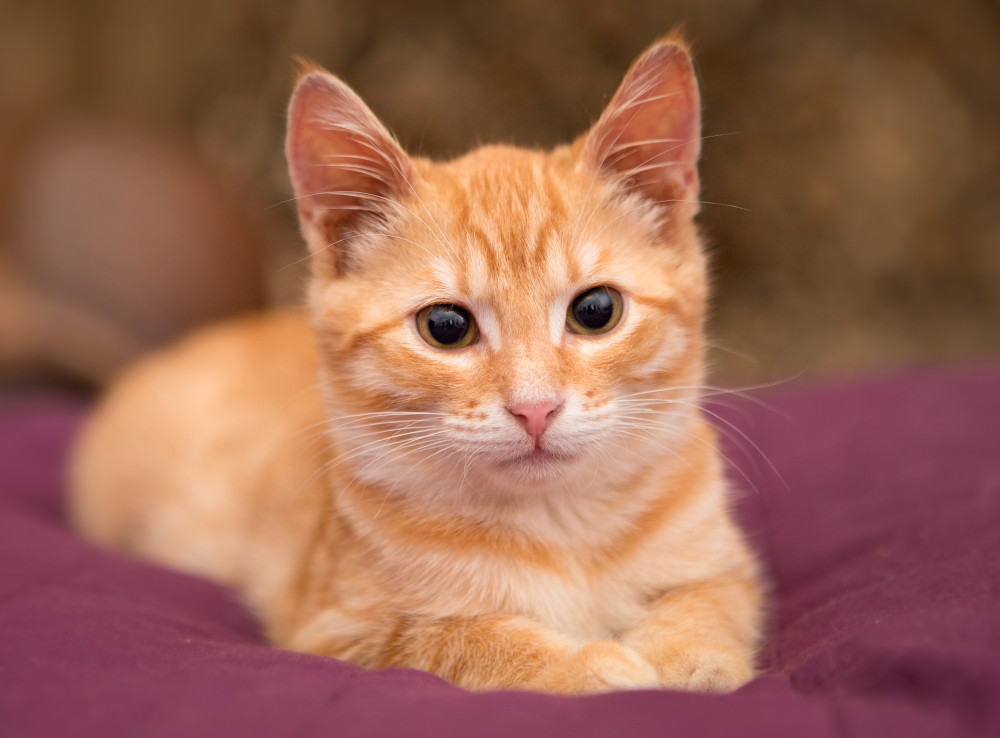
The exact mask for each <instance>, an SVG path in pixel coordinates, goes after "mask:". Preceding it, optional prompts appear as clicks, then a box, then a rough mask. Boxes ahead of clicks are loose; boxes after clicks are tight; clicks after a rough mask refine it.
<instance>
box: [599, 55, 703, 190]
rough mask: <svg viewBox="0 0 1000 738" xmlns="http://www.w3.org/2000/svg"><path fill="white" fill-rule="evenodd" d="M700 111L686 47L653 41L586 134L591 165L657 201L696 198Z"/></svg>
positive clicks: (699, 148) (692, 70) (695, 83)
mask: <svg viewBox="0 0 1000 738" xmlns="http://www.w3.org/2000/svg"><path fill="white" fill-rule="evenodd" d="M700 153H701V110H700V101H699V98H698V84H697V82H696V80H695V76H694V69H693V68H692V66H691V59H690V57H689V56H688V54H687V52H686V51H685V50H684V49H683V48H681V47H680V46H678V45H677V44H674V43H671V42H663V43H660V44H657V45H655V46H653V47H652V48H651V49H649V50H648V51H647V52H646V53H645V54H643V55H642V56H641V57H640V58H639V59H638V61H636V62H635V64H633V65H632V68H631V69H630V70H629V71H628V73H627V74H626V75H625V79H624V80H623V81H622V84H621V86H620V87H619V88H618V91H617V92H616V93H615V95H614V97H613V98H612V99H611V102H610V103H609V104H608V107H607V108H606V109H605V111H604V113H603V114H602V115H601V117H600V119H599V120H598V121H597V123H596V124H595V125H594V127H593V128H592V129H591V131H590V133H588V134H587V141H586V144H585V148H584V155H585V156H586V157H587V158H588V160H589V161H590V163H591V165H592V166H595V167H598V168H600V169H603V170H604V171H606V172H609V173H611V174H612V175H614V176H615V177H617V178H619V179H621V180H622V182H623V183H624V184H625V186H626V187H628V188H630V189H633V190H636V191H639V192H641V193H643V194H645V195H646V196H647V197H649V198H651V199H653V200H656V201H658V202H663V203H668V202H671V201H674V202H675V201H678V200H680V201H692V200H696V199H697V197H698V156H699V154H700Z"/></svg>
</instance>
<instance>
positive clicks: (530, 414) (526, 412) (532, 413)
mask: <svg viewBox="0 0 1000 738" xmlns="http://www.w3.org/2000/svg"><path fill="white" fill-rule="evenodd" d="M560 407H561V405H560V404H559V403H558V402H542V403H539V404H537V405H514V407H508V408H507V412H509V413H510V414H511V415H513V416H514V417H515V418H517V419H518V421H519V422H520V423H521V425H523V426H524V430H525V432H526V433H527V434H528V435H529V436H531V439H532V440H533V441H534V442H535V446H536V447H537V446H538V443H539V441H540V440H541V438H542V434H543V433H544V432H545V429H546V428H548V427H549V423H550V422H551V420H552V416H553V415H555V414H556V411H557V410H558V409H559V408H560Z"/></svg>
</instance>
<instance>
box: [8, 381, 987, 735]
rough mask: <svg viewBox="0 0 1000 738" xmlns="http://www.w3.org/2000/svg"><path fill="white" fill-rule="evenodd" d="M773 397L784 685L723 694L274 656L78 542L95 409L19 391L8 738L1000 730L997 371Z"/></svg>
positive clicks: (197, 589) (203, 599)
mask: <svg viewBox="0 0 1000 738" xmlns="http://www.w3.org/2000/svg"><path fill="white" fill-rule="evenodd" d="M767 402H768V405H769V406H770V408H771V409H762V408H760V407H757V406H756V405H753V404H749V403H743V402H737V403H736V405H737V407H736V408H735V409H727V410H726V412H725V414H724V415H723V418H724V422H720V428H722V429H723V430H724V432H727V431H728V432H729V434H730V435H732V436H733V437H734V439H735V442H734V443H733V444H732V445H731V446H730V447H729V449H728V451H727V453H728V455H729V456H730V458H731V459H733V461H734V462H735V463H736V465H737V466H738V467H740V468H741V469H742V470H743V474H740V473H736V472H734V474H733V478H734V482H735V483H736V484H737V485H738V486H740V487H741V488H744V490H745V491H744V493H743V494H742V496H741V499H740V501H739V509H740V514H741V515H742V516H743V519H744V520H745V521H746V526H747V529H748V531H749V532H750V535H751V538H752V541H753V542H754V544H755V545H756V546H757V547H758V549H759V550H760V551H761V553H762V555H763V556H764V558H765V560H766V561H767V563H768V566H769V567H770V569H771V572H772V575H773V582H774V591H773V616H772V634H771V637H770V639H769V641H768V644H767V646H766V647H765V652H764V660H765V662H766V665H767V669H768V673H767V674H765V675H764V676H762V677H761V678H759V679H758V680H757V681H755V682H754V683H752V684H750V685H748V686H747V687H745V688H743V689H742V690H740V691H739V692H737V693H736V694H734V695H729V696H726V697H709V696H701V695H692V694H681V693H672V692H632V693H619V694H609V695H601V696H594V697H583V698H560V697H549V696H545V695H536V694H527V693H492V694H470V693H468V692H465V691H463V690H461V689H458V688H456V687H453V686H451V685H449V684H446V683H444V682H442V681H440V680H438V679H436V678H435V677H432V676H430V675H427V674H422V673H419V672H414V671H403V670H390V671H385V672H366V671H364V670H362V669H359V668H357V667H354V666H351V665H348V664H343V663H339V662H336V661H333V660H329V659H323V658H319V657H314V656H307V655H303V654H295V653H288V652H283V651H277V650H273V649H270V648H267V647H266V646H264V645H263V644H262V642H261V638H260V634H259V630H258V627H257V625H256V624H255V623H254V621H253V620H252V619H251V618H250V617H249V616H248V615H247V614H246V612H245V611H244V610H243V609H242V608H241V606H240V605H239V603H238V601H237V599H236V598H235V597H234V596H233V594H232V593H230V592H228V591H226V590H224V589H222V588H220V587H217V586H215V585H213V584H210V583H207V582H203V581H200V580H197V579H194V578H191V577H188V576H185V575H182V574H178V573H174V572H170V571H166V570H163V569H159V568H157V567H154V566H150V565H146V564H143V563H138V562H134V561H129V560H127V559H124V558H122V557H119V556H117V555H114V554H111V553H106V552H103V551H100V550H97V549H96V548H94V547H92V546H90V545H88V544H86V543H83V542H81V541H79V540H78V539H77V538H75V537H74V535H73V534H72V533H71V532H70V531H69V530H67V528H66V527H65V524H64V522H63V517H62V508H63V485H62V482H61V475H62V473H63V464H64V459H65V453H66V448H67V445H68V443H69V441H70V439H71V437H72V435H73V432H74V430H75V429H76V427H77V425H78V423H79V421H80V419H81V418H82V417H83V415H84V414H85V412H86V405H85V404H84V403H82V402H79V401H74V400H67V399H58V398H51V397H50V398H34V399H24V398H8V399H6V400H4V401H2V402H0V734H2V735H11V736H15V735H16V736H66V735H82V736H88V735H93V736H140V735H141V736H192V737H196V736H219V735H237V736H246V737H247V738H253V737H254V736H295V737H296V738H309V737H311V736H326V735H338V736H341V735H344V736H352V735H357V736H389V735H396V734H400V735H403V734H405V735H411V736H432V735H434V736H440V735H477V736H490V735H496V736H510V735H517V736H552V735H573V736H622V735H664V734H669V735H671V736H674V737H675V738H682V737H683V736H689V735H698V736H734V735H743V736H768V737H771V736H777V735H795V736H817V737H823V736H844V735H850V736H890V735H907V736H947V735H963V736H964V735H970V736H972V735H983V736H986V735H1000V535H998V530H1000V449H998V447H1000V369H980V370H965V371H952V372H938V373H921V374H911V375H905V376H898V377H893V378H883V379H878V380H870V381H866V382H862V383H854V384H851V385H841V386H836V387H829V388H825V389H812V390H802V391H794V392H793V391H784V392H782V393H780V394H773V395H772V396H770V397H768V398H767ZM727 423H732V424H733V425H735V426H736V427H737V428H738V429H739V431H740V432H741V433H745V434H746V435H747V436H748V437H749V438H750V439H752V441H753V443H754V444H756V446H757V447H759V451H757V450H753V449H752V448H751V447H750V446H749V444H748V443H747V442H746V441H745V440H744V439H743V438H742V437H741V436H740V434H739V433H737V432H736V431H733V430H731V429H730V427H729V426H728V425H727ZM741 446H742V447H744V448H745V450H741ZM764 457H766V459H769V460H770V463H771V464H773V465H774V470H772V469H771V467H770V465H769V464H768V462H767V461H765V460H764ZM744 475H745V476H744Z"/></svg>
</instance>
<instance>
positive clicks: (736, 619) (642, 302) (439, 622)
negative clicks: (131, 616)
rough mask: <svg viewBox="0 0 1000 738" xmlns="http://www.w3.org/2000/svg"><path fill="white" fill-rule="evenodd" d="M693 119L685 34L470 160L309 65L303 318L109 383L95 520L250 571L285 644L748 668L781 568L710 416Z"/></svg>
mask: <svg viewBox="0 0 1000 738" xmlns="http://www.w3.org/2000/svg"><path fill="white" fill-rule="evenodd" d="M700 135H701V134H700V111H699V102H698V90H697V86H696V82H695V78H694V73H693V70H692V67H691V62H690V58H689V55H688V53H687V50H686V48H685V47H684V45H683V43H682V42H681V41H680V40H679V39H677V38H676V37H671V38H667V39H664V40H662V41H660V42H658V43H657V44H654V45H653V46H652V47H651V48H650V49H649V50H647V51H646V53H645V54H643V55H642V57H640V58H639V59H638V60H637V61H636V63H635V64H634V65H633V66H632V68H631V69H630V70H629V72H628V73H627V74H626V76H625V79H624V81H623V82H622V85H621V87H620V88H619V90H618V92H617V93H616V94H615V96H614V97H613V98H612V100H611V102H610V103H609V105H608V107H607V109H606V110H605V111H604V113H603V115H602V116H601V117H600V119H599V120H598V121H597V123H595V125H594V126H593V128H592V129H591V130H590V131H588V132H587V133H586V134H585V135H583V136H582V137H581V138H580V139H579V140H577V141H576V142H574V143H573V144H571V145H567V146H563V147H560V148H557V149H555V150H553V151H548V152H542V151H530V150H524V149H518V148H513V147H505V146H488V147H483V148H480V149H477V150H475V151H472V152H471V153H469V154H467V155H465V156H463V157H461V158H458V159H456V160H454V161H449V162H431V161H427V160H424V159H420V158H415V157H411V156H408V155H407V154H406V153H405V152H404V151H403V150H402V149H401V148H400V147H399V145H398V144H397V143H396V142H395V140H394V139H393V138H392V136H391V134H389V133H388V131H386V130H385V128H384V127H383V126H382V125H381V124H380V123H379V122H378V120H377V119H376V118H375V116H374V115H373V114H372V113H371V112H370V111H369V110H368V108H367V107H365V105H364V103H363V102H362V101H361V100H360V99H359V98H358V97H357V96H356V95H355V94H354V93H353V92H352V91H351V90H350V89H349V88H348V87H347V86H346V85H344V83H343V82H341V81H340V80H338V79H337V78H335V77H333V76H331V75H329V74H327V73H326V72H323V71H322V70H319V69H317V68H315V67H310V66H306V67H304V69H303V72H302V75H301V77H300V79H299V82H298V84H297V87H296V91H295V93H294V95H293V97H292V102H291V106H290V111H289V127H288V143H287V154H288V159H289V167H290V172H291V178H292V183H293V186H294V188H295V194H296V203H297V206H298V210H299V216H300V220H301V224H302V232H303V235H304V237H305V240H306V243H307V245H308V247H309V250H310V253H311V255H312V263H313V277H312V281H311V284H310V287H309V291H308V309H307V310H306V311H304V312H301V313H300V312H287V313H276V314H273V315H268V316H261V317H255V318H248V319H243V320H241V321H237V322H233V323H229V324H226V325H222V326H217V327H214V328H211V329H209V330H206V331H203V332H202V333H200V334H198V335H196V336H194V337H192V338H190V339H188V340H187V341H185V342H182V343H181V344H179V345H177V346H175V347H173V348H171V349H168V350H166V351H164V352H161V353H160V354H158V355H156V356H153V357H151V358H149V359H147V360H146V361H144V362H143V363H142V364H140V365H139V366H138V367H136V368H135V369H134V370H132V371H131V372H130V373H129V374H127V375H126V376H125V377H124V378H123V379H122V380H121V381H120V382H118V384H117V385H116V386H115V387H114V388H113V390H112V391H111V392H110V394H109V396H108V397H107V398H106V400H105V402H104V403H103V404H102V406H101V408H100V409H99V410H98V412H97V413H96V414H95V416H94V418H93V419H92V421H91V422H90V424H89V426H88V428H87V429H86V432H85V433H84V435H83V437H82V440H81V443H80V445H79V448H78V451H77V454H76V457H75V462H74V467H73V487H74V497H73V511H74V515H75V518H76V520H77V522H78V524H79V526H80V528H81V530H83V531H84V532H85V533H86V534H87V535H89V536H91V537H92V538H94V539H95V540H98V541H100V542H102V543H105V544H107V545H112V546H116V547H119V548H121V549H124V550H127V551H130V552H134V553H136V554H140V555H143V556H146V557H150V558H153V559H155V560H159V561H163V562H166V563H168V564H172V565H175V566H178V567H181V568H184V569H187V570H190V571H193V572H197V573H201V574H204V575H206V576H211V577H214V578H216V579H218V580H220V581H223V582H226V583H228V584H231V585H233V586H235V587H237V588H239V589H240V590H241V591H242V592H243V593H244V595H245V597H246V599H247V601H248V602H249V603H250V604H251V605H252V606H253V608H254V609H255V611H256V612H257V613H258V614H259V615H260V617H261V618H262V620H263V622H264V623H265V626H266V628H267V632H268V634H269V637H270V638H271V640H272V641H273V642H274V643H275V644H276V645H278V646H281V647H287V648H293V649H300V650H303V651H309V652H313V653H320V654H326V655H329V656H333V657H337V658H343V659H347V660H350V661H354V662H356V663H359V664H362V665H364V666H367V667H371V668H382V667H388V666H406V667H414V668H418V669H425V670H427V671H430V672H433V673H436V674H439V675H441V676H442V677H444V678H446V679H450V680H452V681H454V682H455V683H457V684H460V685H463V686H466V687H469V688H474V689H488V688H525V689H537V690H544V691H551V692H561V693H584V692H592V691H601V690H609V689H634V688H647V687H673V688H683V689H697V690H707V691H725V690H731V689H734V688H735V687H738V686H739V685H741V684H743V683H744V682H746V681H747V680H748V679H750V678H751V676H752V675H753V673H754V651H755V647H756V644H757V641H758V638H759V636H760V629H761V588H760V585H759V583H758V570H757V565H756V563H755V561H754V559H753V557H752V555H751V554H750V552H749V551H748V549H747V547H746V545H745V544H744V542H743V539H742V537H741V534H740V532H739V531H738V530H737V528H736V527H735V525H734V523H733V521H732V519H731V517H730V514H729V511H728V509H727V490H726V483H725V480H724V478H723V474H722V471H721V466H720V462H719V457H718V452H717V449H716V440H715V436H714V434H713V432H712V430H711V428H710V427H709V426H708V425H707V424H706V423H705V421H704V420H703V418H702V416H701V414H700V412H699V409H698V402H699V396H700V394H701V392H702V391H703V389H704V353H705V342H704V337H703V330H704V325H703V324H704V318H705V311H706V300H707V294H708V290H707V282H706V274H705V258H704V254H703V250H702V247H701V243H700V240H699V236H698V232H697V229H696V226H695V224H694V216H695V215H696V213H697V209H698V207H697V201H698V177H697V160H698V155H699V152H700ZM594 288H600V289H598V290H597V291H596V292H593V293H592V292H590V291H591V290H593V289H594ZM587 295H591V296H592V299H593V300H594V301H595V302H594V305H596V306H597V307H594V308H593V310H595V311H597V312H596V313H595V315H597V317H592V316H591V317H587V316H588V315H590V314H589V313H586V312H585V310H584V308H583V307H579V305H581V304H582V303H581V302H580V301H581V300H582V299H583V296H587ZM615 295H618V296H620V302H618V303H615V302H614V301H613V299H612V298H614V296H615ZM602 301H603V302H602ZM614 305H617V306H618V307H614ZM456 306H457V307H456ZM587 309H589V308H587ZM578 310H579V312H574V311H578ZM434 311H437V312H434ZM456 311H457V312H456ZM602 311H603V312H602ZM456 315H457V316H458V317H455V316H456ZM428 316H431V317H428ZM434 316H437V317H434ZM463 316H464V317H463ZM580 316H583V317H582V318H581V317H580ZM609 316H614V317H609ZM581 320H587V321H591V323H592V324H593V325H591V324H590V323H588V324H587V325H584V324H583V323H581V322H580V321H581ZM419 321H423V322H422V323H419V324H418V322H419ZM433 321H437V322H433ZM574 321H575V322H574ZM601 321H606V322H605V323H601ZM612 321H617V322H612ZM473 322H474V324H475V329H474V330H473V329H472V328H470V325H471V324H472V323H473ZM593 326H596V328H594V327H593ZM591 328H593V330H594V332H593V333H589V332H588V331H590V330H591ZM435 331H436V333H435ZM449 331H451V332H450V333H449ZM454 336H459V338H457V339H454V342H452V343H450V344H449V343H446V342H442V340H446V341H452V339H453V337H454ZM440 337H444V339H442V340H439V338H440ZM463 341H468V343H467V345H466V344H465V343H462V342H463ZM435 342H437V343H435ZM449 346H453V347H454V348H449Z"/></svg>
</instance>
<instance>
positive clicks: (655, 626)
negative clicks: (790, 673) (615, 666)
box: [622, 573, 762, 692]
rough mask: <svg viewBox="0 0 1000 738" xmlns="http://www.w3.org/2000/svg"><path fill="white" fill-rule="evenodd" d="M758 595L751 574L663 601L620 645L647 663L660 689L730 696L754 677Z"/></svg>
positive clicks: (701, 585)
mask: <svg viewBox="0 0 1000 738" xmlns="http://www.w3.org/2000/svg"><path fill="white" fill-rule="evenodd" d="M761 601H762V597H761V592H760V586H759V584H758V582H757V580H756V578H755V577H754V576H753V575H751V574H750V573H746V574H730V575H726V576H723V577H720V578H717V579H712V580H708V581H704V582H699V583H696V584H690V585H687V586H684V587H678V588H676V589H672V590H670V591H668V592H666V593H665V594H663V595H661V596H660V597H659V598H658V599H657V600H656V601H655V602H654V603H653V605H652V606H651V607H650V611H649V614H648V615H647V616H646V617H645V618H643V619H642V620H641V621H640V622H639V624H638V625H637V626H636V627H635V628H633V629H632V630H631V631H629V632H628V633H626V634H625V635H624V637H623V638H622V642H623V643H624V644H625V645H627V646H629V647H631V648H633V649H634V650H636V651H638V652H639V653H640V654H642V655H643V657H645V658H646V660H647V661H649V662H650V663H651V664H653V666H655V667H656V670H657V672H658V674H659V677H660V684H661V686H664V687H672V688H677V689H690V690H695V691H699V692H731V691H733V690H734V689H736V688H738V687H740V686H742V685H744V684H746V683H747V682H748V681H750V680H751V679H752V678H753V677H754V675H755V670H754V653H755V649H756V646H757V642H758V639H759V638H760V631H761V620H762V616H761Z"/></svg>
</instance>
